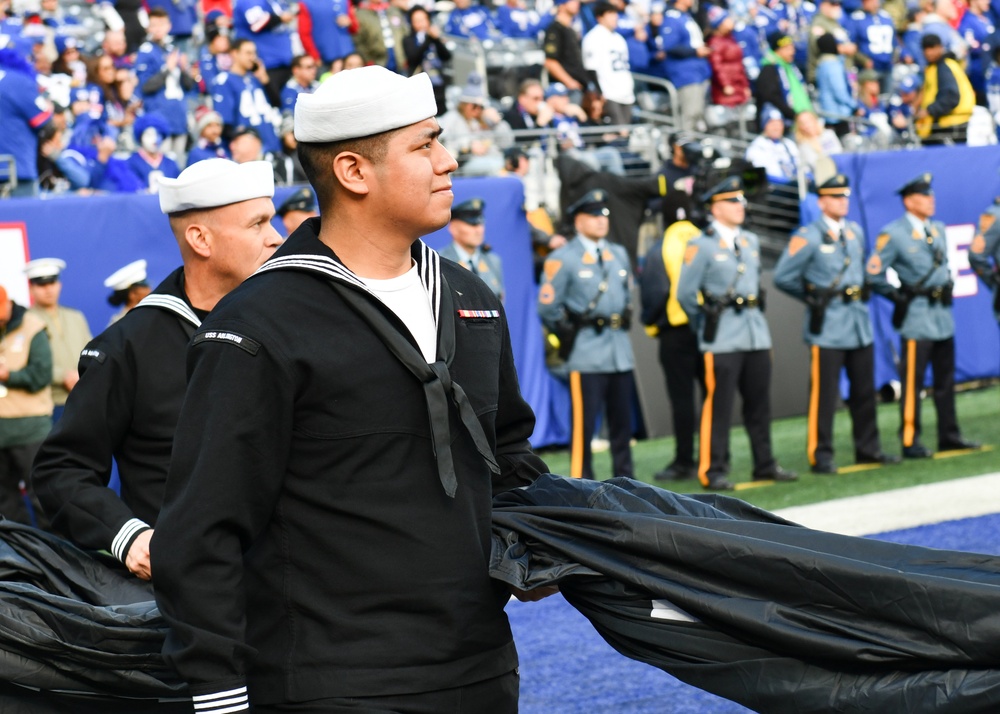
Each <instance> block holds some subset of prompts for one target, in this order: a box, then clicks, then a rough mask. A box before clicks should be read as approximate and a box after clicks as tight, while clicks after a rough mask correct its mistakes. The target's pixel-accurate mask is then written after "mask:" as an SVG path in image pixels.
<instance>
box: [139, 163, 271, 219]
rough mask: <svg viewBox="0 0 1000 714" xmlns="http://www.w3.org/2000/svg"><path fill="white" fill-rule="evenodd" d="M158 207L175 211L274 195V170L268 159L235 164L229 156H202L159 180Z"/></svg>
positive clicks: (165, 211) (211, 206) (212, 206)
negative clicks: (207, 157)
mask: <svg viewBox="0 0 1000 714" xmlns="http://www.w3.org/2000/svg"><path fill="white" fill-rule="evenodd" d="M159 184H160V186H159V191H158V194H159V196H160V210H161V211H163V212H164V213H168V214H169V213H177V212H178V211H189V210H192V209H196V208H216V207H218V206H228V205H229V204H230V203H239V202H240V201H249V200H250V199H251V198H262V197H266V198H271V197H273V196H274V169H273V168H272V166H271V164H270V163H269V162H267V161H248V162H246V163H244V164H238V163H236V162H235V161H230V160H229V159H205V160H204V161H198V162H196V163H193V164H191V165H190V166H188V167H187V168H186V169H184V170H183V171H181V175H180V176H178V177H177V178H164V177H160V179H159Z"/></svg>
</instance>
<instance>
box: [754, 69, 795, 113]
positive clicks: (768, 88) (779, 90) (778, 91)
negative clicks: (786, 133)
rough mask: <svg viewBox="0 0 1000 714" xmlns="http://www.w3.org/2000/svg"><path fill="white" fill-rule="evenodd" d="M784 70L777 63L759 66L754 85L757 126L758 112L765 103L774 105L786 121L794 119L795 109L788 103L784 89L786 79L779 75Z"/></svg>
mask: <svg viewBox="0 0 1000 714" xmlns="http://www.w3.org/2000/svg"><path fill="white" fill-rule="evenodd" d="M784 71H785V69H784V67H782V66H780V65H778V64H766V65H764V66H763V67H761V68H760V74H759V75H757V82H756V84H755V85H754V101H755V102H756V104H757V124H758V126H760V112H761V110H762V109H763V108H764V105H765V104H772V105H774V107H775V108H777V110H778V111H779V112H781V115H782V116H783V117H785V119H786V120H787V121H789V122H793V121H795V110H794V109H792V105H791V104H790V103H789V97H788V92H787V91H786V89H785V84H786V81H787V80H784V79H783V78H782V76H781V74H782V72H784ZM761 128H763V127H761Z"/></svg>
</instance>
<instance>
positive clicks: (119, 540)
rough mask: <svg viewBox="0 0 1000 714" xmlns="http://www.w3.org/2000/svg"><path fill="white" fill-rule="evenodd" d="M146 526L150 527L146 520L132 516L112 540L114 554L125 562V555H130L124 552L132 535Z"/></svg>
mask: <svg viewBox="0 0 1000 714" xmlns="http://www.w3.org/2000/svg"><path fill="white" fill-rule="evenodd" d="M144 528H149V524H148V523H146V522H145V521H140V520H139V519H138V518H130V519H129V520H127V521H126V522H125V525H123V526H122V528H121V530H120V531H118V535H116V536H115V539H114V540H113V541H111V552H112V553H114V556H115V557H116V558H118V560H120V561H122V562H123V563H124V562H125V556H126V555H128V553H125V552H124V550H125V546H126V545H128V543H129V541H130V540H132V536H134V535H135V534H136V533H137V532H138V531H140V530H143V529H144Z"/></svg>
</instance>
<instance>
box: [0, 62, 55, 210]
mask: <svg viewBox="0 0 1000 714" xmlns="http://www.w3.org/2000/svg"><path fill="white" fill-rule="evenodd" d="M0 117H2V118H3V131H0V154H8V155H10V156H12V157H14V163H15V171H16V175H17V176H16V177H17V187H16V188H14V189H13V192H12V195H14V196H34V195H37V194H38V138H37V134H38V132H39V131H41V129H42V127H43V126H45V124H47V123H48V122H49V121H50V120H51V119H52V104H51V103H50V102H49V101H48V100H47V99H45V98H44V97H43V96H42V95H41V93H40V92H39V91H38V83H37V82H36V80H35V70H34V69H33V68H32V67H31V65H29V64H28V62H27V61H26V60H25V59H24V58H23V57H22V56H21V55H20V54H19V52H18V51H17V50H16V49H9V48H0ZM2 178H3V179H7V178H8V177H7V176H3V177H2Z"/></svg>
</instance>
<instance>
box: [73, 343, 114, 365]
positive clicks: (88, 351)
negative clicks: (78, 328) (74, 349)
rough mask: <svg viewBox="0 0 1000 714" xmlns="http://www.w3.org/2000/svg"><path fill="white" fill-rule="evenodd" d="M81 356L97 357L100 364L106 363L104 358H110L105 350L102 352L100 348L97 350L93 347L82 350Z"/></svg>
mask: <svg viewBox="0 0 1000 714" xmlns="http://www.w3.org/2000/svg"><path fill="white" fill-rule="evenodd" d="M80 357H81V358H83V357H86V358H87V359H95V360H97V362H98V364H104V360H106V359H107V358H108V356H107V355H106V354H105V353H104V352H101V351H100V350H95V349H94V348H92V347H85V348H84V349H83V350H81V351H80Z"/></svg>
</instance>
